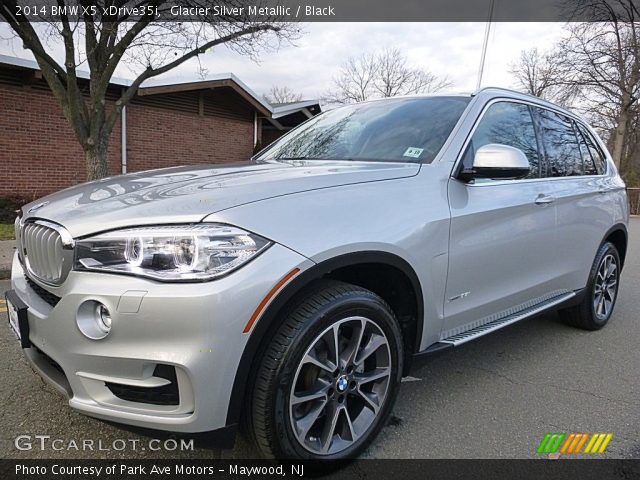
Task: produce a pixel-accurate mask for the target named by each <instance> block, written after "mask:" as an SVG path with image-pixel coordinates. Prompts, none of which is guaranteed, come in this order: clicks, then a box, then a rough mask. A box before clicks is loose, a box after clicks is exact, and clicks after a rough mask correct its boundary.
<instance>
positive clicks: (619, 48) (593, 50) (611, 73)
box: [560, 0, 640, 167]
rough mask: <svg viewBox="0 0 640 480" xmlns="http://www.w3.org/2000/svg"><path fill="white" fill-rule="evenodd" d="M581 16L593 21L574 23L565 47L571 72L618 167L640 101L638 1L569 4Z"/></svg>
mask: <svg viewBox="0 0 640 480" xmlns="http://www.w3.org/2000/svg"><path fill="white" fill-rule="evenodd" d="M565 3H566V5H567V6H568V7H570V8H573V11H574V12H576V14H579V15H581V16H582V17H586V18H589V19H591V20H593V21H591V22H588V23H586V22H582V23H569V24H568V26H567V36H566V38H565V39H564V40H563V41H562V42H561V44H560V49H561V50H562V52H563V57H564V61H565V62H566V68H567V69H569V70H571V71H572V72H573V74H574V75H575V82H576V83H577V84H578V85H579V86H580V88H581V90H582V92H583V94H584V97H585V98H583V99H582V101H583V103H584V104H585V105H587V107H588V108H587V111H588V114H589V115H590V116H591V117H592V118H594V119H595V120H596V121H597V122H599V123H600V124H601V125H600V126H601V128H603V129H605V130H609V131H610V132H611V133H612V136H611V139H610V147H611V156H612V157H613V160H614V162H615V163H616V165H617V166H618V167H620V166H621V165H622V163H623V160H624V158H625V157H626V155H627V152H626V150H627V147H628V143H629V142H628V140H629V139H628V135H629V129H630V125H631V122H632V119H633V114H634V111H635V110H636V108H637V105H638V97H639V96H640V11H639V10H638V2H637V0H567V1H566V2H565Z"/></svg>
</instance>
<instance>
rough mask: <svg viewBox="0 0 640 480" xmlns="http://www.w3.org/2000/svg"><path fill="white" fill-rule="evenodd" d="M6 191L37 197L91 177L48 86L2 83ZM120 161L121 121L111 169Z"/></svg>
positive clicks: (0, 170)
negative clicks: (43, 87) (34, 86)
mask: <svg viewBox="0 0 640 480" xmlns="http://www.w3.org/2000/svg"><path fill="white" fill-rule="evenodd" d="M0 132H2V133H0V197H18V198H22V199H25V200H32V199H35V198H38V197H41V196H42V195H44V194H46V193H49V192H52V191H56V190H60V189H62V188H65V187H68V186H70V185H73V184H76V183H81V182H83V181H85V178H86V173H85V162H84V153H83V152H82V148H81V147H80V144H79V143H78V141H77V140H76V138H75V136H74V134H73V132H72V130H71V127H70V126H69V124H68V123H67V121H66V119H65V118H64V116H63V115H62V111H61V109H60V108H59V107H58V104H57V103H56V101H55V99H54V98H53V97H52V95H51V93H50V92H49V91H48V90H44V89H36V88H31V87H23V86H13V85H3V84H0ZM119 162H120V125H117V126H116V128H115V129H114V132H113V136H112V141H111V143H110V146H109V171H110V172H111V173H116V172H118V171H119V170H118V169H119Z"/></svg>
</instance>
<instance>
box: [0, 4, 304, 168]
mask: <svg viewBox="0 0 640 480" xmlns="http://www.w3.org/2000/svg"><path fill="white" fill-rule="evenodd" d="M22 3H23V2H21V1H19V0H0V19H4V20H5V21H7V22H8V24H9V25H10V26H11V27H12V29H13V30H14V32H15V33H16V34H17V35H18V36H19V37H20V39H21V40H22V42H23V44H24V46H25V47H26V48H28V49H29V50H31V52H32V53H33V55H34V56H35V59H36V61H37V62H38V65H39V67H40V69H41V71H42V76H43V78H44V79H45V80H46V82H47V84H48V85H49V87H50V89H51V91H52V92H53V95H54V97H55V98H56V100H57V101H58V103H59V104H60V106H61V108H62V112H63V113H64V116H65V118H66V119H67V120H68V122H69V123H70V125H71V127H72V129H73V132H74V134H75V136H76V138H77V140H78V142H79V143H80V145H81V146H82V149H83V151H84V153H85V159H86V165H87V178H88V179H97V178H101V177H104V176H106V175H107V173H108V169H107V147H108V145H109V138H110V135H111V132H112V131H113V128H114V125H115V124H116V122H117V120H118V119H119V118H120V113H121V111H122V108H123V107H124V106H125V105H127V104H128V103H129V102H130V101H131V99H132V98H133V97H134V96H135V94H136V92H137V90H138V88H139V87H140V85H141V84H142V83H143V82H144V81H145V80H147V79H149V78H152V77H155V76H157V75H160V74H163V73H165V72H168V71H169V70H171V69H174V68H176V67H178V66H179V65H181V64H183V63H184V62H186V61H187V60H189V59H192V58H196V57H198V55H201V54H204V53H205V52H207V51H208V50H210V49H212V48H213V47H216V46H218V45H223V44H224V45H225V46H227V47H229V48H231V49H233V50H235V51H237V52H239V53H240V54H244V55H255V54H256V53H257V52H259V51H261V50H263V49H266V48H277V46H278V45H279V44H280V42H282V41H283V40H288V39H291V38H292V37H295V36H296V35H297V34H298V28H297V27H296V26H295V25H294V24H287V23H284V22H282V21H281V20H282V19H280V18H278V17H273V18H269V19H268V21H263V22H255V21H252V20H253V19H252V18H250V17H249V14H248V11H247V9H244V10H243V11H242V12H243V13H240V14H237V11H236V12H234V13H232V14H229V15H219V16H214V12H213V11H212V13H211V14H210V16H208V17H206V18H202V20H203V21H202V22H198V23H194V22H188V21H184V22H177V21H172V22H166V21H158V20H159V19H162V18H163V17H162V15H163V14H166V13H167V10H168V9H170V7H171V6H172V5H175V4H176V3H175V2H169V1H167V0H138V1H135V2H131V1H129V0H99V1H96V0H91V1H90V0H56V1H54V0H52V1H50V2H49V3H50V4H54V5H58V6H73V5H76V6H80V7H91V6H97V7H98V8H95V9H87V10H86V11H85V12H82V13H81V14H79V15H77V16H72V15H69V14H61V15H58V16H55V17H48V18H46V19H40V20H46V21H45V22H36V21H35V20H36V19H37V18H35V17H34V18H31V19H30V21H25V17H24V16H22V17H20V16H18V15H17V14H16V11H17V5H18V4H22ZM217 3H218V4H220V5H222V4H224V5H225V6H226V7H240V6H246V2H245V1H243V0H224V1H221V2H217ZM257 3H258V4H259V3H260V0H257ZM180 4H181V5H183V6H186V7H197V6H202V2H200V1H199V0H181V2H180ZM123 6H128V7H132V6H136V7H149V8H150V9H151V11H152V12H154V13H148V14H146V15H140V16H137V17H133V16H132V15H131V13H130V12H129V13H128V12H124V11H122V12H121V11H118V12H117V13H115V14H111V13H109V14H105V15H103V11H102V8H103V7H123ZM155 9H157V10H155ZM155 12H157V13H155ZM27 18H29V17H27ZM48 42H60V43H62V44H63V45H64V62H63V63H58V62H57V61H56V60H55V59H54V58H53V57H52V55H51V54H50V53H49V51H48V49H47V44H48ZM123 60H124V61H127V62H129V64H130V65H132V66H133V68H134V69H135V70H136V73H137V77H136V78H135V80H133V81H132V83H131V85H130V86H129V87H128V88H126V89H124V90H123V92H122V94H121V95H120V97H119V98H118V99H117V100H116V101H115V102H113V104H109V103H108V102H107V101H106V93H107V89H108V87H109V83H110V80H111V78H112V76H113V74H114V72H115V70H116V68H117V67H118V65H120V64H121V62H123ZM81 68H83V69H88V70H89V89H88V92H87V91H85V89H83V87H82V83H81V82H79V80H78V78H79V76H80V75H79V72H80V69H81Z"/></svg>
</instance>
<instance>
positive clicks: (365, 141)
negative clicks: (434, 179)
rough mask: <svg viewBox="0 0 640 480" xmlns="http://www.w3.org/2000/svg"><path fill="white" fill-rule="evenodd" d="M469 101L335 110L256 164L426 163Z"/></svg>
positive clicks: (395, 102) (407, 101)
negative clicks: (287, 162) (330, 162)
mask: <svg viewBox="0 0 640 480" xmlns="http://www.w3.org/2000/svg"><path fill="white" fill-rule="evenodd" d="M469 100H470V99H469V98H466V97H424V98H398V99H391V100H385V101H379V102H369V103H361V104H357V105H349V106H346V107H341V108H336V109H335V110H331V111H328V112H326V113H323V114H322V115H318V116H317V117H315V118H313V119H311V120H309V121H308V122H306V123H305V124H304V125H302V126H300V128H296V129H295V130H293V131H292V132H291V133H289V134H287V135H285V136H284V137H282V138H281V139H280V140H278V141H276V143H275V144H274V145H273V146H272V147H271V148H269V149H268V150H267V151H266V152H265V153H264V154H262V155H261V156H260V157H259V158H258V160H271V159H280V160H379V161H387V162H421V161H422V162H432V161H433V159H434V158H435V156H436V155H437V154H438V152H439V151H440V149H441V148H442V145H444V142H445V141H446V140H447V137H449V134H450V133H451V131H452V130H453V127H454V126H455V125H456V123H457V122H458V119H459V118H460V116H461V115H462V112H463V111H464V109H465V108H466V107H467V104H468V103H469Z"/></svg>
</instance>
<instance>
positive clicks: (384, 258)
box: [226, 251, 424, 425]
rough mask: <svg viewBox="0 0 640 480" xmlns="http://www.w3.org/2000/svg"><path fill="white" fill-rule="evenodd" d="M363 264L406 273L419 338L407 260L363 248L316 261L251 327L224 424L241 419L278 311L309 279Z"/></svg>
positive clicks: (420, 322) (420, 301)
mask: <svg viewBox="0 0 640 480" xmlns="http://www.w3.org/2000/svg"><path fill="white" fill-rule="evenodd" d="M364 263H381V264H385V265H389V266H392V267H395V268H397V269H398V270H400V271H402V272H403V273H405V274H406V275H407V277H408V278H409V280H410V281H411V284H412V285H413V289H414V291H415V292H416V301H417V311H418V325H417V338H418V339H420V338H422V329H423V322H424V303H423V302H424V300H423V298H422V288H421V286H420V281H419V280H418V275H417V274H416V272H415V271H414V270H413V267H411V265H409V263H408V262H407V261H406V260H404V259H402V258H400V257H399V256H397V255H394V254H392V253H388V252H379V251H363V252H355V253H348V254H345V255H340V256H337V257H334V258H331V259H328V260H325V261H323V262H321V263H318V264H316V265H314V266H312V267H311V268H308V269H307V270H305V271H304V272H302V273H300V274H299V275H298V276H296V277H294V279H293V280H291V282H289V283H288V284H287V285H286V286H285V287H284V289H282V290H281V291H280V292H279V293H278V294H277V296H276V297H275V298H274V299H273V300H272V301H271V303H270V304H269V305H268V307H267V308H266V310H265V311H264V312H263V313H262V315H261V317H260V318H259V319H258V321H257V322H256V324H255V326H254V327H253V331H252V332H251V336H250V337H249V341H248V342H247V345H246V347H245V349H244V352H243V353H242V357H241V359H240V363H239V364H238V368H237V370H236V374H235V379H234V381H233V390H232V392H231V397H230V399H229V408H228V410H227V420H226V423H227V425H234V424H237V423H238V422H239V420H240V414H241V412H242V407H243V404H244V399H245V392H246V390H247V389H246V386H247V382H248V381H249V377H250V375H251V373H252V369H253V363H254V360H255V359H256V357H257V356H258V355H260V353H261V347H262V348H264V343H263V340H264V339H265V338H266V337H267V334H268V333H269V330H270V329H271V328H275V327H277V323H276V319H277V316H278V313H279V312H280V310H281V309H282V308H283V307H284V306H285V305H286V304H287V302H289V301H290V300H291V299H292V298H293V297H294V296H295V295H296V294H297V293H298V292H300V291H301V290H302V289H303V288H304V287H306V286H307V285H309V283H311V282H312V281H314V280H317V279H319V278H321V277H323V276H324V275H326V274H328V273H330V272H331V271H333V270H336V269H338V268H342V267H347V266H353V265H358V264H364ZM418 345H419V342H418ZM414 353H415V352H414Z"/></svg>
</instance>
